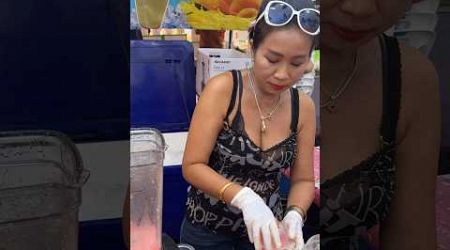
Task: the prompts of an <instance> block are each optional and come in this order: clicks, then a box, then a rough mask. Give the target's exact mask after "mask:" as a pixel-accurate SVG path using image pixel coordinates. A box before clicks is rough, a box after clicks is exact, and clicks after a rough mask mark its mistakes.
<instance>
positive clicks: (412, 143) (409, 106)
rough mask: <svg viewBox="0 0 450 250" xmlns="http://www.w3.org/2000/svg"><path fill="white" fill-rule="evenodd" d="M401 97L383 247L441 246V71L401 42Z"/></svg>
mask: <svg viewBox="0 0 450 250" xmlns="http://www.w3.org/2000/svg"><path fill="white" fill-rule="evenodd" d="M401 49H402V64H403V69H402V71H403V74H402V78H403V81H402V84H403V86H402V88H403V89H402V101H401V109H400V116H399V123H398V129H397V139H398V147H397V154H396V157H397V158H396V163H397V172H396V185H397V188H396V190H395V193H394V198H393V200H392V204H391V208H390V212H389V216H388V218H386V220H385V222H384V223H382V225H381V228H380V229H381V231H380V239H381V240H380V244H381V249H387V250H389V249H417V250H421V249H423V250H428V249H436V247H437V246H436V222H435V187H436V176H437V166H438V156H439V141H440V105H439V85H438V79H437V74H436V71H435V69H434V66H433V65H432V63H431V62H430V61H429V60H428V59H427V58H426V57H425V56H424V55H422V54H420V53H419V52H417V51H416V50H413V49H408V48H404V47H402V48H401Z"/></svg>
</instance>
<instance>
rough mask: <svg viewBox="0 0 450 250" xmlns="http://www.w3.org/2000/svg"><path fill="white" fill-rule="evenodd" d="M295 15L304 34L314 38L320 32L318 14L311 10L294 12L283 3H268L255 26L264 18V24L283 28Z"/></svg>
mask: <svg viewBox="0 0 450 250" xmlns="http://www.w3.org/2000/svg"><path fill="white" fill-rule="evenodd" d="M295 15H297V21H298V26H299V27H300V29H301V30H303V31H304V32H305V33H306V34H308V35H312V36H315V35H317V34H319V32H320V12H319V11H318V10H316V9H313V8H304V9H301V10H298V11H297V10H295V9H294V7H292V6H291V5H290V4H288V3H285V2H283V1H270V2H269V3H268V4H267V6H266V8H265V9H264V11H263V12H262V13H261V15H260V16H259V17H258V19H257V20H256V22H255V25H256V24H257V23H258V22H259V21H260V20H261V19H262V18H263V17H264V19H265V21H266V23H267V24H268V25H271V26H283V25H286V24H288V23H289V22H290V21H291V20H292V18H293V17H294V16H295Z"/></svg>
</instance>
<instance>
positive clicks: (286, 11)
mask: <svg viewBox="0 0 450 250" xmlns="http://www.w3.org/2000/svg"><path fill="white" fill-rule="evenodd" d="M292 13H293V11H292V8H290V7H289V6H288V5H286V4H283V3H273V4H271V5H270V7H269V12H268V17H269V21H270V22H271V23H273V24H276V25H280V24H285V23H286V22H287V21H288V20H289V18H291V16H292Z"/></svg>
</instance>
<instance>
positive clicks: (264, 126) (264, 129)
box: [261, 120, 267, 133]
mask: <svg viewBox="0 0 450 250" xmlns="http://www.w3.org/2000/svg"><path fill="white" fill-rule="evenodd" d="M266 129H267V126H266V123H265V122H264V120H262V121H261V132H262V133H264V132H266Z"/></svg>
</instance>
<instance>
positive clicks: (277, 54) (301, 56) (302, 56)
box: [269, 49, 307, 59]
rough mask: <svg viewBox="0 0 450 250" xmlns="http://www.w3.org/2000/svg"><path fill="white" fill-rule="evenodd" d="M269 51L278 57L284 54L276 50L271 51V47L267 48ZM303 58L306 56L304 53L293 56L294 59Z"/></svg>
mask: <svg viewBox="0 0 450 250" xmlns="http://www.w3.org/2000/svg"><path fill="white" fill-rule="evenodd" d="M269 53H271V54H274V55H275V56H278V57H283V56H284V55H283V54H281V53H278V52H276V51H273V50H271V49H269ZM304 58H307V56H305V55H298V56H294V59H304Z"/></svg>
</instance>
